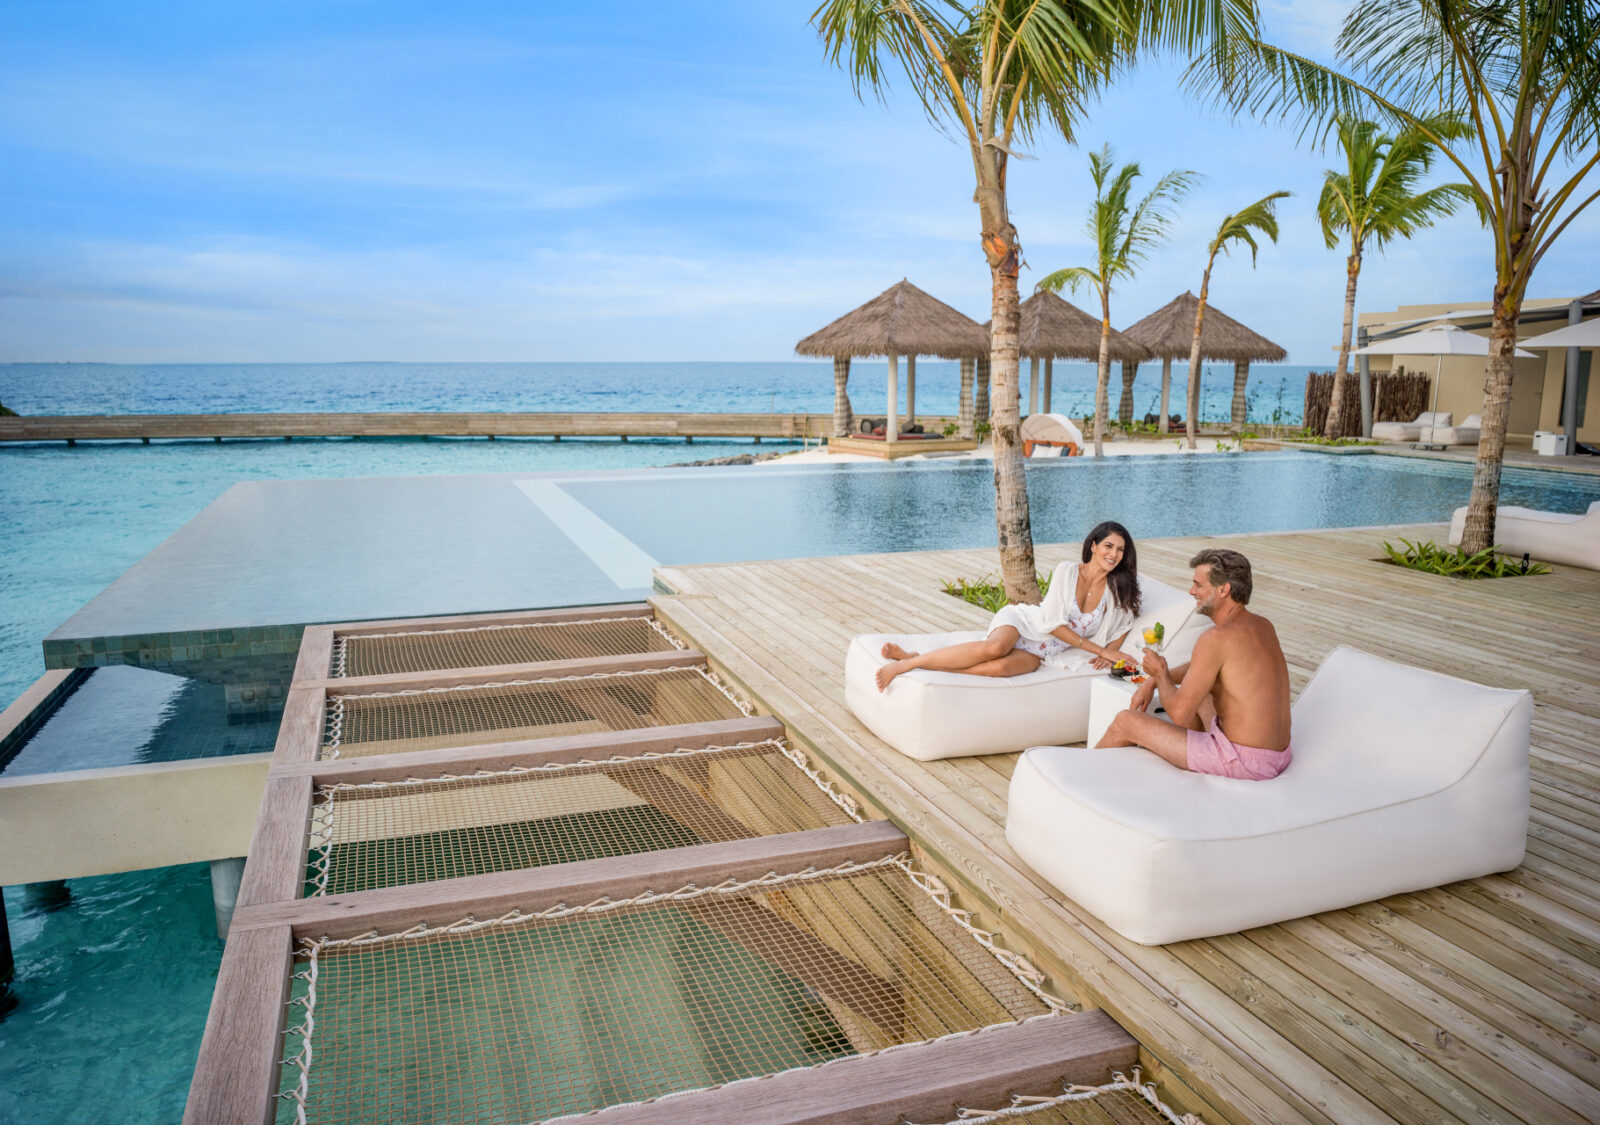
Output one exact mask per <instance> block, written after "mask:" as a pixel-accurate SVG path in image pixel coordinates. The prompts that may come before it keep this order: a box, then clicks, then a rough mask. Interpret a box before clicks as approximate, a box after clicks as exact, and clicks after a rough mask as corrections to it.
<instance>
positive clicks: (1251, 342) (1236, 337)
mask: <svg viewBox="0 0 1600 1125" xmlns="http://www.w3.org/2000/svg"><path fill="white" fill-rule="evenodd" d="M1199 307H1200V299H1199V298H1198V297H1196V296H1195V295H1194V294H1193V293H1184V295H1183V296H1181V297H1177V298H1175V299H1173V300H1172V301H1171V302H1170V303H1168V304H1165V305H1162V306H1161V307H1160V308H1159V309H1157V310H1156V311H1155V312H1153V313H1151V314H1150V315H1149V316H1147V317H1145V318H1144V319H1143V320H1141V321H1140V322H1139V323H1138V324H1134V325H1131V326H1129V327H1127V328H1124V329H1123V330H1122V334H1123V335H1124V336H1126V337H1128V338H1129V339H1130V340H1132V341H1134V342H1135V343H1137V344H1142V345H1143V346H1144V347H1145V348H1146V349H1147V350H1148V351H1149V352H1150V353H1151V354H1152V355H1154V356H1155V357H1156V358H1157V359H1188V358H1189V346H1190V345H1191V344H1193V343H1194V314H1195V311H1196V310H1197V309H1198V308H1199ZM1200 358H1201V359H1219V360H1231V361H1233V362H1235V363H1239V362H1244V363H1256V362H1263V363H1282V362H1283V361H1284V360H1286V359H1288V358H1289V353H1288V352H1286V351H1284V350H1283V349H1282V348H1280V347H1279V346H1278V345H1277V344H1274V343H1273V342H1272V341H1271V340H1269V339H1267V338H1266V337H1265V336H1262V335H1260V334H1258V333H1256V332H1252V331H1251V330H1250V329H1248V328H1246V327H1245V326H1244V325H1242V324H1240V323H1239V322H1238V321H1237V320H1234V319H1233V317H1231V316H1229V315H1228V314H1227V313H1225V312H1223V311H1222V310H1221V309H1219V308H1217V306H1216V305H1213V304H1211V303H1210V302H1209V301H1208V302H1206V321H1205V324H1204V325H1202V326H1201V329H1200Z"/></svg>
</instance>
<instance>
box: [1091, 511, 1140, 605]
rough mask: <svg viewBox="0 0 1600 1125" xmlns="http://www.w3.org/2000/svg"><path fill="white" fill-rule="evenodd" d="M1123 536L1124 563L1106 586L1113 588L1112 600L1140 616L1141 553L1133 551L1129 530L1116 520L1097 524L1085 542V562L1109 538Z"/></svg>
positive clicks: (1114, 571)
mask: <svg viewBox="0 0 1600 1125" xmlns="http://www.w3.org/2000/svg"><path fill="white" fill-rule="evenodd" d="M1111 535H1120V536H1122V561H1121V562H1119V563H1118V564H1117V569H1116V570H1113V571H1112V572H1111V576H1110V577H1109V578H1107V579H1106V585H1108V586H1110V587H1111V597H1112V600H1113V601H1115V602H1116V603H1117V605H1119V606H1121V607H1122V608H1123V609H1125V610H1127V611H1128V612H1129V613H1131V614H1133V615H1134V616H1135V617H1137V616H1138V615H1139V552H1137V551H1135V550H1134V549H1133V536H1131V535H1129V534H1128V529H1127V528H1125V527H1123V526H1122V525H1121V524H1120V523H1118V522H1117V521H1116V520H1106V521H1105V522H1104V523H1101V524H1096V525H1095V528H1094V530H1093V531H1091V532H1089V534H1088V536H1087V537H1085V539H1084V541H1083V561H1084V562H1088V561H1089V556H1090V555H1091V554H1092V553H1093V552H1094V548H1095V546H1096V545H1097V544H1099V543H1101V542H1104V541H1105V539H1106V537H1107V536H1111Z"/></svg>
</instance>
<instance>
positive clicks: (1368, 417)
mask: <svg viewBox="0 0 1600 1125" xmlns="http://www.w3.org/2000/svg"><path fill="white" fill-rule="evenodd" d="M1367 336H1368V333H1367V330H1366V329H1365V328H1357V329H1356V347H1358V348H1364V347H1366V346H1367V344H1368V343H1370V341H1369V340H1368V338H1367ZM1356 370H1357V371H1359V372H1360V373H1361V380H1360V383H1361V436H1362V437H1364V438H1369V437H1371V436H1372V357H1371V356H1364V355H1361V356H1357V357H1356Z"/></svg>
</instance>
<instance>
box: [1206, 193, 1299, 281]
mask: <svg viewBox="0 0 1600 1125" xmlns="http://www.w3.org/2000/svg"><path fill="white" fill-rule="evenodd" d="M1291 194H1293V193H1292V192H1287V191H1275V192H1273V193H1272V194H1270V195H1264V196H1262V197H1261V198H1260V199H1258V200H1256V201H1255V202H1254V203H1250V204H1247V205H1246V206H1244V207H1241V208H1239V210H1237V211H1235V212H1234V213H1233V214H1231V215H1229V216H1227V217H1226V218H1224V219H1223V220H1222V223H1221V225H1219V226H1218V227H1217V236H1216V237H1215V238H1213V239H1212V240H1211V247H1210V249H1211V253H1212V255H1216V254H1217V253H1219V252H1220V253H1223V254H1226V253H1228V252H1229V251H1228V248H1229V246H1230V245H1231V244H1232V243H1235V242H1242V243H1244V244H1245V245H1246V246H1248V247H1250V264H1251V265H1252V266H1253V265H1255V263H1256V251H1257V250H1258V249H1259V248H1258V246H1257V245H1256V240H1255V235H1254V233H1253V232H1255V231H1260V232H1261V233H1262V234H1264V235H1266V236H1267V237H1268V238H1269V239H1271V240H1272V241H1273V242H1277V241H1278V200H1280V199H1287V198H1288V197H1289V196H1290V195H1291Z"/></svg>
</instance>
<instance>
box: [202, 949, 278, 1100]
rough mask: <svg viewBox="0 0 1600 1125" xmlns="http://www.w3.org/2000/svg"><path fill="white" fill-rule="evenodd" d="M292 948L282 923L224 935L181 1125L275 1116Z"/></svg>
mask: <svg viewBox="0 0 1600 1125" xmlns="http://www.w3.org/2000/svg"><path fill="white" fill-rule="evenodd" d="M292 947H293V943H292V941H291V939H290V935H289V927H288V926H273V927H270V928H266V929H259V930H251V931H249V932H230V933H229V934H228V945H227V948H226V949H224V950H223V954H222V967H221V968H220V969H219V970H218V971H217V987H216V991H215V992H213V993H212V994H211V1012H210V1014H209V1015H208V1016H207V1017H206V1030H205V1034H204V1035H203V1036H202V1038H201V1040H200V1057H199V1059H198V1060H197V1061H196V1063H195V1068H194V1078H193V1079H192V1080H191V1081H190V1084H189V1101H188V1105H187V1106H186V1107H185V1108H184V1111H183V1120H184V1123H185V1125H270V1123H271V1122H272V1121H273V1119H274V1118H275V1117H276V1116H277V1109H278V1106H277V1099H276V1098H275V1097H273V1095H274V1094H276V1093H277V1092H278V1073H279V1066H278V1064H279V1060H280V1058H281V1057H282V1051H283V1037H282V1036H281V1035H280V1034H279V1032H281V1030H282V1029H283V1025H284V1022H285V1015H286V1010H285V1005H286V1003H287V1002H288V999H289V972H290V962H291V958H292Z"/></svg>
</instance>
